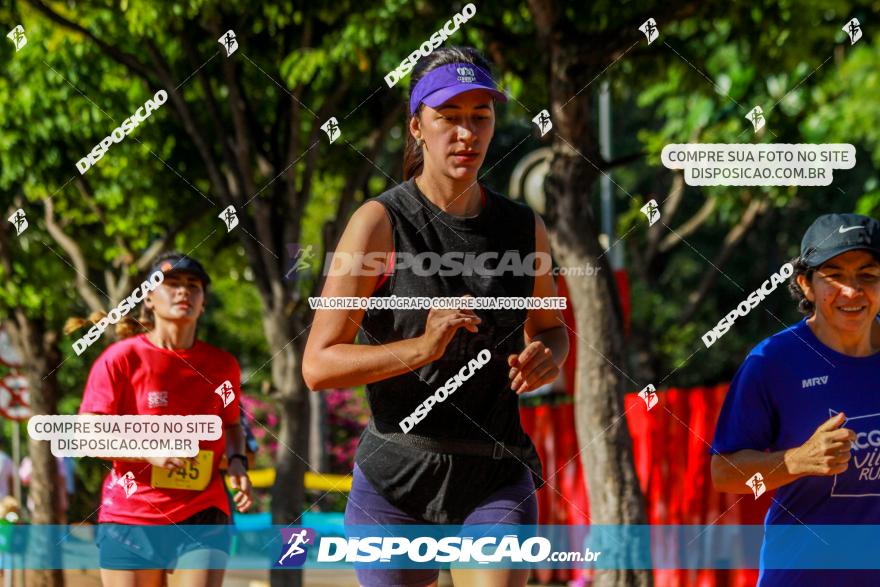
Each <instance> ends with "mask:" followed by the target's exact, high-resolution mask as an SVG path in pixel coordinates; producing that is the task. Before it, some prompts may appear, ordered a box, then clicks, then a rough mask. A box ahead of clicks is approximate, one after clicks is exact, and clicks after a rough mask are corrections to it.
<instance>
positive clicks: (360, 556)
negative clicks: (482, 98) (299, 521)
mask: <svg viewBox="0 0 880 587" xmlns="http://www.w3.org/2000/svg"><path fill="white" fill-rule="evenodd" d="M873 544H880V526H869V525H859V526H849V525H848V526H838V525H810V526H805V525H792V526H771V527H769V528H766V529H765V528H764V527H763V526H742V525H737V526H733V525H723V526H722V525H716V526H512V525H494V526H489V525H487V526H442V525H425V526H420V525H405V526H378V525H376V526H347V527H345V526H341V525H340V526H338V527H319V528H314V527H307V526H296V527H294V526H290V527H288V526H266V527H262V528H259V529H248V530H242V529H240V528H237V527H236V526H232V525H229V526H190V525H177V526H137V525H121V524H99V525H97V526H76V525H70V526H39V525H18V526H11V525H6V526H0V554H2V556H3V557H4V558H6V559H7V560H11V561H12V563H13V565H14V566H15V567H16V568H25V569H50V568H63V569H96V568H110V569H155V568H166V569H171V568H226V569H270V568H289V569H297V568H306V569H340V568H372V569H420V568H421V569H425V568H432V569H436V568H450V567H472V568H493V567H494V568H530V569H539V568H540V569H553V568H594V569H740V568H759V567H761V568H766V569H880V557H877V556H876V554H875V553H874V550H873V546H871V545H873ZM762 546H763V553H762ZM8 557H11V559H9V558H8ZM762 557H763V559H762Z"/></svg>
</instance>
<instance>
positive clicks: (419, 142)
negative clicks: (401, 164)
mask: <svg viewBox="0 0 880 587" xmlns="http://www.w3.org/2000/svg"><path fill="white" fill-rule="evenodd" d="M421 146H422V139H421V138H418V139H416V147H421Z"/></svg>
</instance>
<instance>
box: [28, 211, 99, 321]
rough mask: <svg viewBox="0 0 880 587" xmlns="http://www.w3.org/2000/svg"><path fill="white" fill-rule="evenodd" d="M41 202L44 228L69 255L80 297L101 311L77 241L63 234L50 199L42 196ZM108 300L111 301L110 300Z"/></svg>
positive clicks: (88, 304) (91, 306) (97, 310)
mask: <svg viewBox="0 0 880 587" xmlns="http://www.w3.org/2000/svg"><path fill="white" fill-rule="evenodd" d="M43 204H44V206H45V213H44V217H45V220H46V229H47V230H48V231H49V234H50V235H51V236H52V238H53V239H55V242H57V243H58V244H59V245H60V246H61V248H62V249H64V251H65V252H66V253H67V255H68V256H69V257H70V260H71V262H72V263H73V268H74V270H75V272H76V280H75V282H74V283H75V285H76V289H77V291H78V292H79V295H80V296H82V299H83V300H84V301H85V302H86V305H87V306H88V307H89V309H90V310H91V311H92V312H103V311H104V310H105V308H104V303H103V302H102V301H101V298H100V297H98V293H97V292H96V291H95V289H94V288H93V287H92V285H91V284H90V283H89V280H88V278H87V277H86V275H87V274H88V271H89V269H88V266H87V265H86V259H85V257H84V256H83V254H82V249H81V248H80V246H79V245H78V244H77V242H76V241H75V240H74V239H72V238H70V237H69V236H68V235H67V234H65V233H64V231H63V230H62V229H61V227H60V226H58V224H57V223H56V222H55V213H54V208H53V205H52V199H51V198H43ZM110 301H111V302H112V300H110Z"/></svg>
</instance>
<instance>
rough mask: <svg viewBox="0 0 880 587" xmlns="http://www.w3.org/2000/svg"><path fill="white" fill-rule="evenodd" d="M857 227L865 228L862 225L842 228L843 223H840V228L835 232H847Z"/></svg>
mask: <svg viewBox="0 0 880 587" xmlns="http://www.w3.org/2000/svg"><path fill="white" fill-rule="evenodd" d="M857 228H865V227H864V226H850V227H849V228H844V227H843V225H842V224H841V225H840V228H838V229H837V232H839V233H840V234H843V233H844V232H849V231H851V230H856V229H857Z"/></svg>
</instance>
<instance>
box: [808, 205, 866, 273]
mask: <svg viewBox="0 0 880 587" xmlns="http://www.w3.org/2000/svg"><path fill="white" fill-rule="evenodd" d="M856 250H866V251H869V252H871V253H873V254H874V256H875V257H877V258H878V259H880V222H877V221H876V220H874V219H873V218H871V217H870V216H863V215H861V214H825V215H824V216H820V217H819V218H817V219H816V220H815V221H814V222H813V224H811V225H810V228H808V229H807V232H806V233H804V238H803V239H802V240H801V260H802V261H803V262H804V264H806V265H807V267H811V268H814V269H815V268H816V267H818V266H819V265H821V264H822V263H825V262H826V261H828V260H829V259H831V258H833V257H836V256H837V255H842V254H843V253H847V252H849V251H856Z"/></svg>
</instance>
